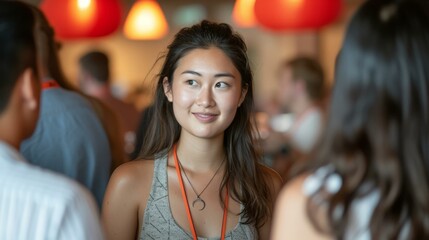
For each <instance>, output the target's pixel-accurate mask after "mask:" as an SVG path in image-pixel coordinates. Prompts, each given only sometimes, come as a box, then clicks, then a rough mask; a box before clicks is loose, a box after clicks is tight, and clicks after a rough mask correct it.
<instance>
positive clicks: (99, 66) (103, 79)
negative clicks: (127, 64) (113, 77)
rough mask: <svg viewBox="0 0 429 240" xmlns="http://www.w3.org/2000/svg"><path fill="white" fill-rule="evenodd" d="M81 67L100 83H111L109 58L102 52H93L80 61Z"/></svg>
mask: <svg viewBox="0 0 429 240" xmlns="http://www.w3.org/2000/svg"><path fill="white" fill-rule="evenodd" d="M79 63H80V67H81V68H83V69H84V70H85V71H86V72H87V73H88V74H90V75H91V76H92V77H93V78H94V79H95V80H97V82H99V83H105V84H107V83H109V79H110V72H109V57H108V56H107V54H105V53H104V52H101V51H91V52H88V53H86V54H84V55H83V56H82V57H81V58H80V59H79Z"/></svg>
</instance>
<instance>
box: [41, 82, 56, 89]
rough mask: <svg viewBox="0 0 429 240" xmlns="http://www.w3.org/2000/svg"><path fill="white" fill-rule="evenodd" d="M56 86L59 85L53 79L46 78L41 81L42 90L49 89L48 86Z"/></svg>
mask: <svg viewBox="0 0 429 240" xmlns="http://www.w3.org/2000/svg"><path fill="white" fill-rule="evenodd" d="M57 87H60V85H59V84H58V83H57V82H56V81H54V80H48V81H45V82H42V89H43V90H45V89H49V88H57Z"/></svg>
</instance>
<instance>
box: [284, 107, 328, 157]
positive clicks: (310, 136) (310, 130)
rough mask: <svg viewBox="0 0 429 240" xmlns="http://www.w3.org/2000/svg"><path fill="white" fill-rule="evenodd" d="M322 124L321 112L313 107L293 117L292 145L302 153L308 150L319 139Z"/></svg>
mask: <svg viewBox="0 0 429 240" xmlns="http://www.w3.org/2000/svg"><path fill="white" fill-rule="evenodd" d="M322 124H323V116H322V112H321V111H320V109H318V108H315V107H314V108H311V109H308V110H307V111H306V112H305V113H303V115H302V116H300V117H298V118H297V119H294V123H293V125H292V129H291V136H292V143H293V147H294V148H296V149H297V150H299V151H300V152H303V153H308V152H310V151H311V150H312V149H313V148H314V146H315V145H316V143H317V141H318V140H319V137H320V134H321V131H322Z"/></svg>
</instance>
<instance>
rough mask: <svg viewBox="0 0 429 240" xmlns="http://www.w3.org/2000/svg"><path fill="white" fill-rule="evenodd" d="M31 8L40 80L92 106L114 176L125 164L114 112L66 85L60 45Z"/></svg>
mask: <svg viewBox="0 0 429 240" xmlns="http://www.w3.org/2000/svg"><path fill="white" fill-rule="evenodd" d="M32 8H33V14H34V16H35V19H36V26H35V30H34V36H35V39H36V46H37V55H38V70H39V74H40V79H44V78H50V79H53V80H55V81H56V82H57V83H58V85H60V86H61V87H62V88H64V89H67V90H69V91H73V92H76V93H78V94H80V95H82V96H83V97H84V98H86V99H87V100H88V101H89V102H90V103H91V105H92V107H93V109H94V111H95V112H96V113H97V116H98V117H99V119H100V121H101V123H102V125H103V128H104V130H105V131H106V134H107V137H108V139H109V145H110V150H111V155H112V168H111V171H112V172H113V170H114V169H115V168H116V167H117V166H119V165H120V164H122V163H123V162H124V161H125V154H124V151H123V145H124V144H123V139H122V137H121V134H120V132H119V122H118V119H117V118H116V116H115V114H114V113H113V111H112V110H110V109H109V108H108V107H107V106H105V105H104V104H103V103H102V102H101V101H100V100H98V99H96V98H94V97H91V96H88V95H86V94H83V93H82V92H80V91H79V90H78V89H77V88H76V87H74V86H73V85H72V84H70V82H68V81H67V79H66V77H65V75H64V72H63V69H62V67H61V62H60V59H59V56H58V50H59V47H60V43H59V42H58V41H57V40H56V39H55V32H54V29H53V28H52V27H51V25H50V24H49V21H48V20H47V19H46V17H45V15H44V14H43V12H42V11H41V10H40V9H39V8H37V7H34V6H33V7H32Z"/></svg>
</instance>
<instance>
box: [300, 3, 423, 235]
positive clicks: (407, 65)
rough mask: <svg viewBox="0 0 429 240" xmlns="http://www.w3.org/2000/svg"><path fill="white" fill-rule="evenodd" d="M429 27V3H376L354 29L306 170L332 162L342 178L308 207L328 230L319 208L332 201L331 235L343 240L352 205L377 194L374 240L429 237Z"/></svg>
mask: <svg viewBox="0 0 429 240" xmlns="http://www.w3.org/2000/svg"><path fill="white" fill-rule="evenodd" d="M428 24H429V2H428V1H423V0H371V1H366V2H365V3H364V4H363V6H362V7H361V8H360V9H359V10H358V11H357V12H356V14H355V15H354V17H353V18H352V20H351V22H350V25H349V27H348V29H347V32H346V36H345V40H344V43H343V47H342V49H341V52H340V54H339V56H338V59H337V65H336V74H335V86H334V90H333V96H332V100H331V101H332V102H331V105H330V116H329V119H328V124H327V129H326V133H325V136H324V139H323V140H322V141H321V142H322V145H321V146H320V149H319V151H318V152H317V155H316V161H313V162H308V163H310V164H311V165H310V166H307V167H308V168H305V170H307V171H308V170H309V169H313V170H314V169H316V168H319V167H321V166H326V165H330V166H332V167H333V169H334V173H335V174H338V175H339V176H340V177H341V180H342V186H341V187H340V189H339V191H338V192H336V193H334V194H328V195H327V194H326V192H324V191H322V190H321V191H318V192H317V193H316V194H315V195H313V196H312V198H311V200H310V201H309V204H308V208H307V210H308V214H309V216H310V217H311V219H312V220H313V223H314V224H315V226H317V227H319V229H321V228H322V227H321V225H322V224H321V223H320V222H317V221H316V220H315V219H316V215H317V214H318V213H317V212H318V211H315V209H319V210H320V208H319V207H320V206H315V205H314V204H312V203H314V201H316V200H317V202H320V198H324V199H325V200H326V201H327V202H328V205H327V209H328V219H329V226H330V229H328V231H330V232H331V233H332V234H334V236H335V237H336V238H337V239H344V236H345V233H346V231H347V227H348V224H350V218H351V207H352V204H354V203H355V202H356V201H358V200H359V199H362V198H365V197H366V196H368V194H369V193H371V192H374V191H376V192H377V193H379V200H378V202H377V203H376V205H375V208H374V211H373V213H372V217H371V220H370V223H369V228H370V233H371V239H398V238H402V237H404V235H402V234H405V236H406V237H405V238H406V239H428V238H429V201H428V199H429V99H428V96H429V27H428ZM325 180H326V179H325ZM325 207H326V206H325ZM339 209H340V210H341V211H339ZM325 230H326V229H325Z"/></svg>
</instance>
